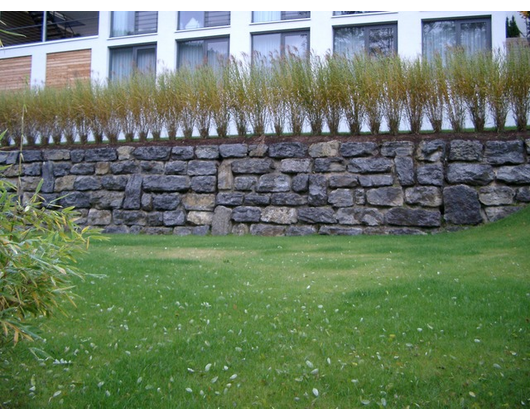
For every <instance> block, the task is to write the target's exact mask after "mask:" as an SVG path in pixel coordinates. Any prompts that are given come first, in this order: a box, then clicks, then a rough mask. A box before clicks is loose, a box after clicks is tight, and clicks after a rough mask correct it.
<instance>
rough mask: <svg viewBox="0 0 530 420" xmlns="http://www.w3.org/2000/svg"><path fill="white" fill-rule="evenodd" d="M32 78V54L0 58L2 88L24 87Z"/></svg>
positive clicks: (0, 83) (0, 82) (0, 87)
mask: <svg viewBox="0 0 530 420" xmlns="http://www.w3.org/2000/svg"><path fill="white" fill-rule="evenodd" d="M30 78H31V56H25V57H16V58H3V59H0V90H17V89H23V88H25V87H27V86H29V84H30Z"/></svg>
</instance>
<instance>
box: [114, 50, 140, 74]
mask: <svg viewBox="0 0 530 420" xmlns="http://www.w3.org/2000/svg"><path fill="white" fill-rule="evenodd" d="M133 64H134V62H133V50H132V48H120V49H115V50H112V52H111V55H110V70H111V74H110V78H111V79H113V80H120V79H123V78H126V77H129V76H130V75H131V74H132V71H133Z"/></svg>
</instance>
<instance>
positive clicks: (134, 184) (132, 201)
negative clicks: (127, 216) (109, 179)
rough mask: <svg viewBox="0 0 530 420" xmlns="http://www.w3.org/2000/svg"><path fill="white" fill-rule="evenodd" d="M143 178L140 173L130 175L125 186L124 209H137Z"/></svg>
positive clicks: (139, 202)
mask: <svg viewBox="0 0 530 420" xmlns="http://www.w3.org/2000/svg"><path fill="white" fill-rule="evenodd" d="M142 184H143V178H142V176H141V175H132V176H131V177H130V178H129V180H128V181H127V185H126V186H125V197H124V199H123V208H124V209H126V210H137V209H139V208H140V205H141V196H142Z"/></svg>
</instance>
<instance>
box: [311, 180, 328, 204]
mask: <svg viewBox="0 0 530 420" xmlns="http://www.w3.org/2000/svg"><path fill="white" fill-rule="evenodd" d="M327 202H328V190H327V180H326V177H325V176H323V175H310V176H309V195H308V203H309V205H310V206H323V205H326V204H327Z"/></svg>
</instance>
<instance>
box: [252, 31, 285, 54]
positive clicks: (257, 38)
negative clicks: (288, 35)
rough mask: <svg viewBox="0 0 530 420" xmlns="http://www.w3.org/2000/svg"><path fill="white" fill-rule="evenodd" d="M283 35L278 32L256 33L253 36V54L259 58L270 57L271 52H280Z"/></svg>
mask: <svg viewBox="0 0 530 420" xmlns="http://www.w3.org/2000/svg"><path fill="white" fill-rule="evenodd" d="M281 44H282V36H281V34H279V33H276V34H263V35H254V36H253V37H252V54H253V55H254V54H255V55H256V56H257V57H259V58H263V59H268V58H269V57H270V55H271V54H274V55H275V54H280V52H281Z"/></svg>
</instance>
